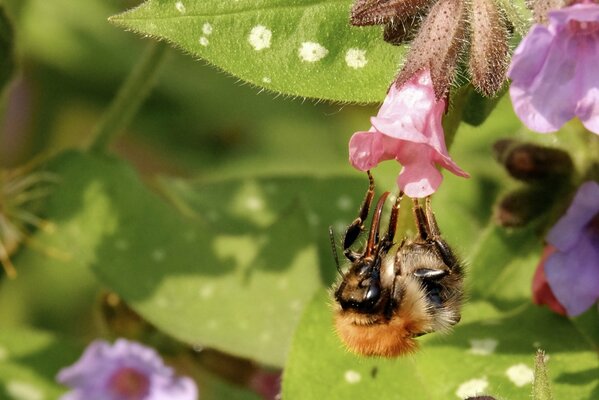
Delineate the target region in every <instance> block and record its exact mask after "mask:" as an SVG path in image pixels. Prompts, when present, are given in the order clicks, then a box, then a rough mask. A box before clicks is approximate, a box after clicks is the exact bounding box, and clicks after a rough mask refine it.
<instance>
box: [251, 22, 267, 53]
mask: <svg viewBox="0 0 599 400" xmlns="http://www.w3.org/2000/svg"><path fill="white" fill-rule="evenodd" d="M271 39H272V31H271V30H270V29H268V28H267V27H265V26H264V25H256V26H254V27H253V28H252V30H251V31H250V35H249V36H248V42H250V45H251V46H252V47H253V48H254V50H256V51H260V50H264V49H268V48H269V47H270V41H271Z"/></svg>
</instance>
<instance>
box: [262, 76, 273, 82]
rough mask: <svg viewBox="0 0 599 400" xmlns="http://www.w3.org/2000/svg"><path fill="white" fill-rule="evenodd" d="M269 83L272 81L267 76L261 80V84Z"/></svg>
mask: <svg viewBox="0 0 599 400" xmlns="http://www.w3.org/2000/svg"><path fill="white" fill-rule="evenodd" d="M271 82H272V80H271V79H270V78H269V77H268V76H265V77H264V78H262V83H271Z"/></svg>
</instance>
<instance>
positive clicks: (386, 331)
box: [329, 172, 463, 357]
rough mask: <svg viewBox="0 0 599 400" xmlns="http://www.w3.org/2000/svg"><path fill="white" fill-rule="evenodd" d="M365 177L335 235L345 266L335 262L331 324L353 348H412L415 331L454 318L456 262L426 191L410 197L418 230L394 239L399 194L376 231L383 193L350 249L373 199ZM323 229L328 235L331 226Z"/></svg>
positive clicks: (395, 352)
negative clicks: (350, 214) (355, 208)
mask: <svg viewBox="0 0 599 400" xmlns="http://www.w3.org/2000/svg"><path fill="white" fill-rule="evenodd" d="M368 179H369V181H370V184H369V187H368V190H367V192H366V197H365V199H364V201H363V203H362V205H361V207H360V211H359V215H358V217H357V218H356V219H355V220H354V221H353V222H352V223H351V224H350V225H349V226H348V228H347V230H346V233H345V237H344V239H343V249H344V255H345V257H346V258H347V259H348V260H349V262H350V263H351V265H350V266H349V268H348V269H347V271H346V272H342V271H341V270H340V268H339V263H338V262H337V268H338V270H339V271H340V275H341V278H340V280H339V281H338V283H337V284H336V285H335V289H334V298H335V305H334V314H335V317H334V319H335V329H336V331H337V334H338V335H339V337H340V338H341V340H342V341H343V342H344V343H345V345H346V346H347V348H348V349H349V350H351V351H353V352H355V353H358V354H361V355H366V356H383V357H396V356H401V355H405V354H409V353H411V352H414V351H415V350H416V349H417V348H418V344H417V341H416V340H415V338H416V337H418V336H421V335H424V334H426V333H430V332H436V331H441V332H447V331H448V330H449V329H450V328H451V327H452V326H453V325H455V324H456V323H458V322H459V320H460V310H461V306H462V301H463V268H462V266H461V265H460V263H459V262H458V260H457V258H456V256H455V255H454V253H453V251H452V250H451V248H450V247H449V245H448V244H447V243H446V242H445V240H444V239H443V238H442V237H441V233H440V231H439V227H438V225H437V221H436V220H435V215H434V213H433V211H432V209H431V201H430V197H427V198H426V199H425V200H424V201H423V202H422V201H421V200H419V199H413V200H412V201H413V208H412V209H413V214H414V218H415V221H416V227H417V231H418V235H417V236H416V237H414V238H411V239H406V238H404V239H403V240H402V241H401V242H399V243H397V242H395V232H396V225H397V219H398V215H399V210H400V202H401V199H402V197H403V193H401V192H400V194H399V196H397V199H396V201H395V203H394V205H393V208H392V209H391V215H390V218H389V223H388V228H387V232H386V233H384V234H383V233H382V232H381V231H380V225H381V214H382V211H383V206H384V204H385V201H386V200H387V198H388V196H389V192H385V193H384V194H383V195H382V196H381V197H380V198H379V200H378V202H377V204H376V208H375V211H374V215H373V217H372V222H371V225H370V230H369V232H368V239H367V241H366V244H365V246H364V248H363V249H362V250H360V251H354V250H352V249H351V247H352V245H353V244H354V242H355V241H356V240H357V239H358V237H359V236H360V235H361V233H362V232H363V231H364V230H365V227H364V221H365V220H366V219H367V218H368V214H369V210H370V206H371V203H372V201H373V198H374V187H375V185H374V179H373V177H372V175H371V174H370V172H368ZM422 203H424V204H422ZM329 232H330V234H331V240H332V241H333V239H332V238H333V236H332V230H331V229H329ZM335 257H336V256H335ZM336 258H337V257H336Z"/></svg>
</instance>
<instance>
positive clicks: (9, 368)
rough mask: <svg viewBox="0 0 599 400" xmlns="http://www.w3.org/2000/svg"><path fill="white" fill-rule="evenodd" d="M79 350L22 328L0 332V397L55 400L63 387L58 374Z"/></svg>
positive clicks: (42, 334) (50, 337) (47, 335)
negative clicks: (59, 383)
mask: <svg viewBox="0 0 599 400" xmlns="http://www.w3.org/2000/svg"><path fill="white" fill-rule="evenodd" d="M80 351H81V350H80V349H78V348H76V347H75V346H73V345H72V344H71V343H69V342H66V341H62V340H58V339H57V338H55V337H53V336H52V335H50V334H48V333H45V332H39V331H33V330H28V329H23V328H15V329H13V328H11V329H5V328H3V329H2V330H0V398H2V399H43V398H47V399H55V398H57V397H58V396H59V395H60V394H61V393H62V392H64V388H62V387H61V386H60V385H58V384H57V383H56V381H55V377H56V374H57V373H58V371H59V370H60V369H61V368H63V367H65V366H67V365H70V364H72V363H73V362H74V361H75V360H76V359H77V357H78V355H79V352H80Z"/></svg>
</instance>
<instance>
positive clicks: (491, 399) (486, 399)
mask: <svg viewBox="0 0 599 400" xmlns="http://www.w3.org/2000/svg"><path fill="white" fill-rule="evenodd" d="M466 400H496V399H495V397H493V396H476V397H468V398H467V399H466Z"/></svg>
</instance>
